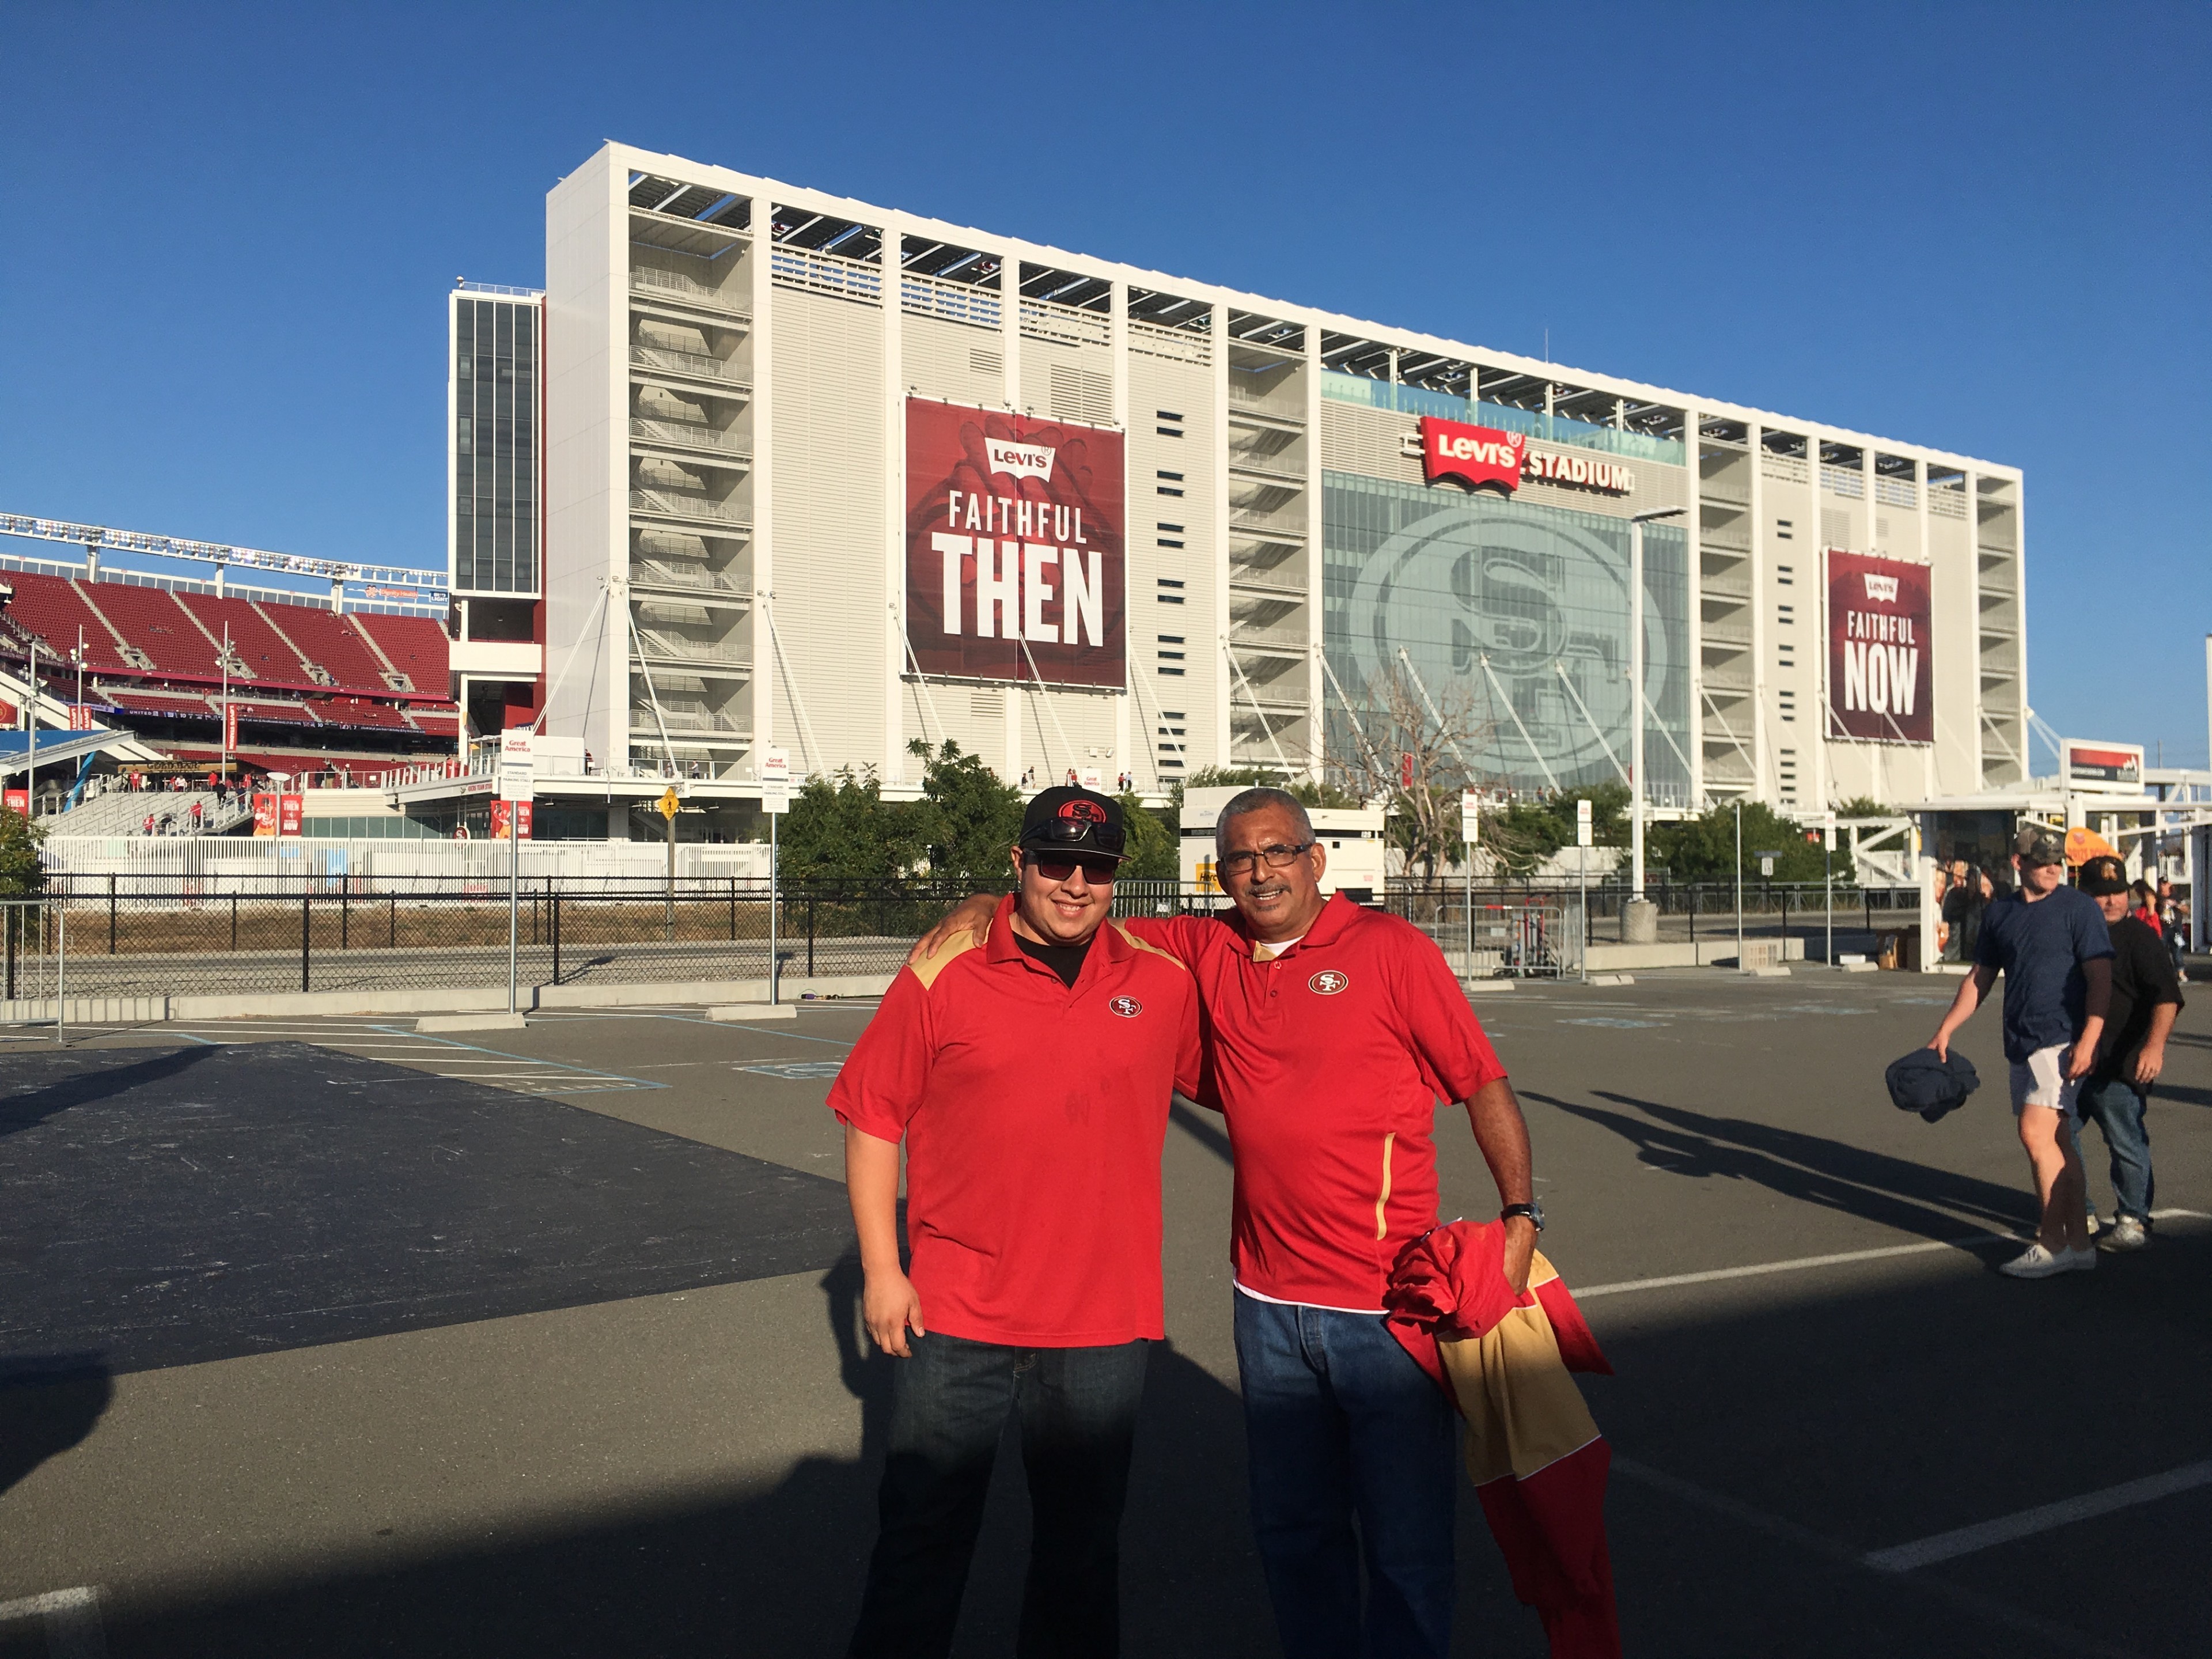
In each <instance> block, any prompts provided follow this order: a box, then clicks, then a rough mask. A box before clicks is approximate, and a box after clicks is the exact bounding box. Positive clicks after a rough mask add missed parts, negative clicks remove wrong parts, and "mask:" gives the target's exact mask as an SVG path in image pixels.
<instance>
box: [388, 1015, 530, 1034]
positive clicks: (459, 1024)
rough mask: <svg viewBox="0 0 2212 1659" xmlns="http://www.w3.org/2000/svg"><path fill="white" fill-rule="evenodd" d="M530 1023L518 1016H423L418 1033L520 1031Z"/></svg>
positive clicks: (417, 1022)
mask: <svg viewBox="0 0 2212 1659" xmlns="http://www.w3.org/2000/svg"><path fill="white" fill-rule="evenodd" d="M528 1024H530V1022H529V1021H528V1020H526V1019H525V1018H523V1017H522V1016H521V1015H520V1014H504V1013H502V1014H425V1015H424V1016H423V1017H422V1018H420V1019H418V1020H416V1022H415V1029H416V1030H418V1031H520V1030H523V1029H524V1028H525V1027H526V1026H527V1025H528Z"/></svg>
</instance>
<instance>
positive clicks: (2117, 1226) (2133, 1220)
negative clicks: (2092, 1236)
mask: <svg viewBox="0 0 2212 1659" xmlns="http://www.w3.org/2000/svg"><path fill="white" fill-rule="evenodd" d="M2148 1243H2150V1229H2149V1228H2148V1227H2146V1226H2144V1225H2142V1221H2141V1219H2140V1218H2137V1217H2135V1216H2131V1215H2124V1216H2122V1217H2121V1218H2119V1219H2118V1221H2115V1222H2114V1223H2113V1224H2112V1225H2111V1226H2109V1227H2107V1228H2106V1229H2105V1231H2104V1232H2103V1233H2102V1235H2100V1237H2099V1238H2098V1240H2097V1248H2098V1249H2100V1250H2115V1251H2117V1250H2140V1249H2143V1248H2144V1247H2145V1246H2147V1245H2148Z"/></svg>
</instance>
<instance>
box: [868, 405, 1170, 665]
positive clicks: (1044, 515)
mask: <svg viewBox="0 0 2212 1659" xmlns="http://www.w3.org/2000/svg"><path fill="white" fill-rule="evenodd" d="M1122 464H1123V463H1122V438H1121V434H1120V433H1118V432H1109V431H1106V430H1103V428H1097V427H1089V426H1074V425H1071V424H1069V423H1068V422H1065V421H1042V420H1033V419H1030V418H1029V417H1027V416H1019V415H1009V414H1006V413H1003V412H1000V411H997V410H981V409H969V408H966V407H963V406H962V405H960V404H940V403H935V402H933V401H931V400H929V399H927V398H908V400H907V405H906V612H907V642H908V645H909V646H911V647H913V651H914V659H915V666H916V667H917V668H919V670H920V671H921V672H922V673H924V674H942V675H945V676H948V677H951V678H961V679H986V680H1037V679H1042V680H1044V681H1047V682H1050V683H1054V684H1063V685H1106V686H1116V687H1119V686H1121V685H1124V684H1127V665H1126V655H1127V653H1126V650H1125V647H1124V638H1125V635H1126V629H1127V610H1128V601H1127V591H1126V586H1127V576H1126V574H1125V568H1126V567H1125V562H1124V559H1123V545H1124V544H1123V530H1124V527H1125V520H1124V516H1123V515H1124V507H1123V503H1122Z"/></svg>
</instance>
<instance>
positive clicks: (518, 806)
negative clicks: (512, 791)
mask: <svg viewBox="0 0 2212 1659" xmlns="http://www.w3.org/2000/svg"><path fill="white" fill-rule="evenodd" d="M531 806H532V802H529V801H526V800H518V801H504V800H498V799H495V800H494V801H493V802H492V804H491V838H492V839H493V840H494V841H505V840H506V839H507V823H508V821H509V819H510V818H512V820H513V824H514V827H515V833H516V834H517V836H520V838H521V839H522V840H524V841H528V840H529V839H530V809H531Z"/></svg>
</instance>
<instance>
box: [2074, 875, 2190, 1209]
mask: <svg viewBox="0 0 2212 1659" xmlns="http://www.w3.org/2000/svg"><path fill="white" fill-rule="evenodd" d="M2081 890H2082V891H2083V892H2085V893H2087V895H2088V896H2090V897H2091V898H2092V899H2093V900H2095V901H2096V904H2097V908H2098V909H2099V910H2100V911H2101V912H2102V913H2103V915H2104V918H2105V922H2106V926H2107V927H2110V928H2111V929H2112V1004H2111V1006H2110V1007H2109V1008H2107V1009H2106V1019H2105V1043H2104V1049H2103V1052H2102V1053H2101V1054H2099V1055H2098V1057H2097V1065H2096V1069H2095V1070H2093V1071H2092V1072H2091V1073H2089V1075H2088V1077H2087V1079H2085V1080H2084V1082H2083V1083H2082V1085H2081V1115H2082V1116H2084V1117H2087V1118H2089V1119H2091V1120H2092V1121H2094V1122H2095V1124H2096V1126H2097V1127H2099V1128H2100V1129H2101V1130H2103V1131H2104V1132H2105V1146H2106V1150H2107V1151H2108V1152H2111V1154H2112V1194H2113V1199H2114V1201H2115V1206H2116V1210H2117V1217H2116V1219H2115V1220H2114V1221H2113V1224H2112V1225H2111V1226H2109V1227H2107V1228H2106V1229H2105V1230H2104V1231H2102V1232H2101V1233H2100V1234H2099V1235H2098V1236H2097V1248H2098V1249H2102V1250H2140V1249H2142V1248H2143V1246H2145V1245H2146V1244H2148V1243H2150V1206H2151V1194H2152V1191H2153V1187H2152V1181H2151V1168H2150V1130H2149V1128H2148V1126H2147V1125H2146V1124H2145V1122H2144V1117H2145V1115H2146V1114H2147V1113H2148V1111H2149V1109H2150V1089H2151V1085H2152V1084H2154V1083H2155V1082H2156V1081H2158V1074H2159V1073H2160V1071H2161V1070H2162V1069H2164V1067H2165V1065H2166V1034H2167V1033H2168V1032H2170V1031H2171V1030H2173V1021H2174V1017H2175V1016H2176V1015H2177V1014H2179V1013H2180V1012H2181V986H2180V983H2179V979H2178V977H2177V976H2176V975H2175V973H2174V968H2173V958H2172V955H2171V954H2170V953H2169V952H2168V951H2167V950H2166V945H2165V942H2164V941H2163V940H2162V939H2160V938H2159V936H2158V935H2157V934H2156V933H2154V932H2152V931H2151V928H2150V927H2149V925H2148V923H2146V922H2145V921H2142V918H2141V917H2139V916H2136V915H2132V914H2130V911H2129V908H2128V905H2129V884H2128V872H2127V867H2126V866H2124V865H2123V864H2122V863H2121V862H2120V861H2119V860H2118V859H2116V858H2113V857H2112V856H2111V855H2109V854H2106V855H2104V856H2100V857H2098V858H2093V859H2091V860H2088V861H2087V863H2085V864H2083V865H2082V866H2081Z"/></svg>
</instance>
